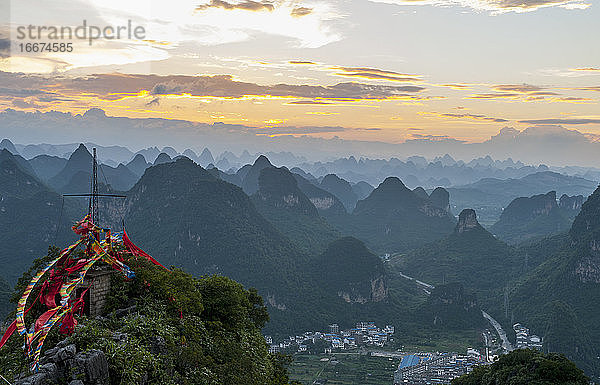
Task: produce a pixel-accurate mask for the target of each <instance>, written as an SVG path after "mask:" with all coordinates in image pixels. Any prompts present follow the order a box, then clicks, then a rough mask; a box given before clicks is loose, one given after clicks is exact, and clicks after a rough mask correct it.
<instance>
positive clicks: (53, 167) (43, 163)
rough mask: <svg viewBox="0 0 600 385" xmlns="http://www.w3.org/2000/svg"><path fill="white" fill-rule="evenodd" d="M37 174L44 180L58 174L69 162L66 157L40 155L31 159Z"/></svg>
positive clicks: (30, 162) (30, 161)
mask: <svg viewBox="0 0 600 385" xmlns="http://www.w3.org/2000/svg"><path fill="white" fill-rule="evenodd" d="M29 164H30V165H31V167H32V168H33V169H34V171H35V173H36V175H37V176H38V177H39V178H40V179H41V180H44V181H47V180H49V179H50V178H52V177H54V176H56V175H57V174H58V173H59V172H60V171H61V170H62V169H63V168H65V166H66V164H67V160H66V159H65V158H61V157H58V156H51V155H38V156H36V157H35V158H33V159H30V160H29Z"/></svg>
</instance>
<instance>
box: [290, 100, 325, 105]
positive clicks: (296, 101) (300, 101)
mask: <svg viewBox="0 0 600 385" xmlns="http://www.w3.org/2000/svg"><path fill="white" fill-rule="evenodd" d="M287 104H316V105H322V104H326V105H330V104H333V103H331V102H323V101H319V100H294V101H293V102H289V103H287Z"/></svg>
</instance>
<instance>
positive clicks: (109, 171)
mask: <svg viewBox="0 0 600 385" xmlns="http://www.w3.org/2000/svg"><path fill="white" fill-rule="evenodd" d="M92 161H93V159H92V154H90V152H89V151H88V149H87V148H86V147H85V146H84V145H83V144H80V145H79V147H78V148H77V149H76V150H75V151H74V152H73V153H72V154H71V156H70V157H69V160H68V161H67V162H66V164H65V166H64V168H63V169H62V170H61V171H60V172H59V173H58V174H56V175H55V176H53V177H52V178H50V179H49V180H48V184H49V185H50V186H51V187H53V188H54V189H55V190H57V191H59V192H63V193H82V192H87V191H89V190H90V187H89V186H90V176H91V168H92ZM85 175H87V181H86V176H85ZM138 178H139V177H138V176H137V175H136V174H134V173H133V172H131V170H129V169H128V168H127V167H126V166H125V165H123V164H120V165H119V166H117V167H111V166H107V165H105V164H100V165H98V179H99V182H100V183H103V184H107V183H108V185H110V186H111V187H112V189H114V190H118V191H125V190H129V189H130V188H131V187H132V186H133V185H134V184H135V182H136V181H137V180H138Z"/></svg>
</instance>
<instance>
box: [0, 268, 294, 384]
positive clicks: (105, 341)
mask: <svg viewBox="0 0 600 385" xmlns="http://www.w3.org/2000/svg"><path fill="white" fill-rule="evenodd" d="M40 262H42V261H40ZM127 263H128V264H129V265H130V266H131V267H132V268H133V270H134V271H135V272H136V277H135V279H133V280H131V281H129V280H126V279H124V278H123V276H121V275H120V274H115V275H113V278H112V285H111V292H110V295H109V297H108V302H107V307H106V309H105V317H96V318H94V319H86V318H85V317H82V318H80V325H79V326H78V327H77V329H76V332H75V334H73V335H72V336H71V337H68V338H69V339H70V342H72V343H75V344H76V346H77V349H78V350H82V351H86V350H89V349H99V350H102V351H103V352H104V353H105V355H106V357H107V359H108V363H109V371H110V381H111V383H112V384H139V383H146V384H224V383H226V384H240V385H241V384H244V385H246V384H256V385H259V384H260V385H263V384H272V385H275V384H277V385H280V384H287V383H288V382H289V379H288V377H287V371H286V369H285V365H287V364H289V360H286V359H285V358H283V357H277V356H272V355H270V354H269V353H268V349H267V345H266V343H265V340H264V338H263V336H262V334H261V331H260V329H261V328H262V327H263V326H264V324H265V323H266V322H267V320H268V313H267V311H266V307H265V306H264V304H263V301H262V298H261V297H260V296H259V295H258V294H257V292H256V291H255V290H253V289H250V290H245V289H244V288H243V287H242V285H240V284H239V283H237V282H234V281H232V280H231V279H229V278H225V277H219V276H211V277H205V278H200V279H196V278H194V277H192V276H191V275H189V274H187V273H185V272H183V271H182V270H179V269H173V270H171V271H168V270H165V269H163V268H161V267H158V266H155V265H153V264H150V263H149V262H147V261H146V260H143V259H135V260H129V261H127ZM28 276H30V273H27V274H25V276H24V279H23V280H22V282H25V281H26V280H27V279H28ZM17 297H18V296H17ZM119 309H121V310H119ZM122 309H126V311H124V310H122ZM34 311H35V309H33V310H32V312H34ZM30 316H31V315H30ZM59 338H62V337H60V336H58V335H57V333H53V335H51V337H50V338H49V340H48V342H47V345H46V347H45V349H49V348H51V347H52V345H53V344H55V343H56V342H57V341H58V340H59ZM19 340H20V339H19V337H18V336H13V337H12V338H11V340H10V344H9V345H8V346H6V347H4V348H3V349H2V350H1V351H0V370H1V371H2V373H4V374H5V375H6V374H13V375H14V374H16V373H18V372H20V371H23V370H24V368H25V362H24V360H23V355H22V353H20V350H21V349H20V342H19Z"/></svg>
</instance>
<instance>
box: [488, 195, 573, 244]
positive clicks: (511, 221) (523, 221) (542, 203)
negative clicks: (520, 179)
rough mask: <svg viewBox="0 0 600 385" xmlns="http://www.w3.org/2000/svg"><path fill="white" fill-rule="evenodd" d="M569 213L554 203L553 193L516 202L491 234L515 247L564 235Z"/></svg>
mask: <svg viewBox="0 0 600 385" xmlns="http://www.w3.org/2000/svg"><path fill="white" fill-rule="evenodd" d="M570 226H571V221H570V220H569V213H568V212H567V211H565V210H563V209H562V208H560V207H559V206H558V204H557V203H556V192H555V191H551V192H549V193H547V194H540V195H534V196H532V197H529V198H524V197H523V198H517V199H515V200H514V201H512V202H511V203H510V204H509V205H508V207H506V209H504V211H503V212H502V215H501V216H500V220H499V221H498V222H496V223H495V224H494V225H493V226H492V227H490V231H491V232H492V233H494V234H496V235H497V236H498V237H500V238H501V239H502V240H504V241H506V242H508V243H510V244H516V243H520V242H523V241H526V240H529V239H535V238H540V237H544V236H549V235H553V234H558V233H561V232H564V231H567V230H568V229H569V227H570Z"/></svg>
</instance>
